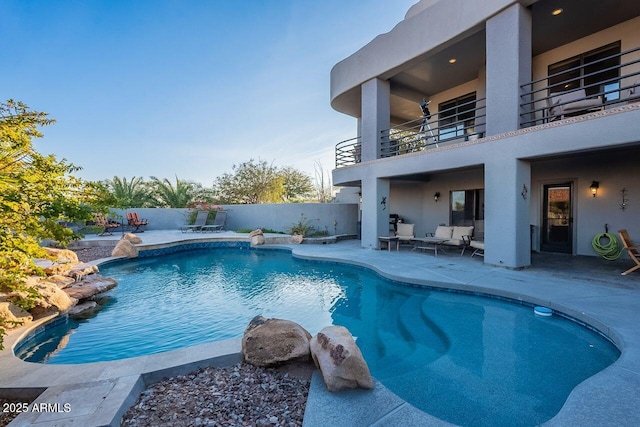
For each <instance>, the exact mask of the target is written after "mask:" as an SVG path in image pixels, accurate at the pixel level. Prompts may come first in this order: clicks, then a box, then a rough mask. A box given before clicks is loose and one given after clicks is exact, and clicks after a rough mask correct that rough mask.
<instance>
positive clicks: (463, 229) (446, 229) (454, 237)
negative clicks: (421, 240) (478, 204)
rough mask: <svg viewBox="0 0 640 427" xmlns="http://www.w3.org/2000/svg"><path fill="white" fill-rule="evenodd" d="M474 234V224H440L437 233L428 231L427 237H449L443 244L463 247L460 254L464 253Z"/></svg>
mask: <svg viewBox="0 0 640 427" xmlns="http://www.w3.org/2000/svg"><path fill="white" fill-rule="evenodd" d="M472 236H473V225H469V226H460V225H456V226H447V225H439V226H438V227H437V228H436V231H435V233H427V237H437V238H439V239H447V241H446V242H443V243H442V244H443V245H447V246H456V247H458V248H462V251H461V252H460V255H461V256H462V255H464V251H465V250H466V249H467V247H468V246H469V242H470V241H471V239H472Z"/></svg>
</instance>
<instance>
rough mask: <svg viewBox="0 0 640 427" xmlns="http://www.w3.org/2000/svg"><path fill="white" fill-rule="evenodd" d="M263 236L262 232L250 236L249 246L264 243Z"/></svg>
mask: <svg viewBox="0 0 640 427" xmlns="http://www.w3.org/2000/svg"><path fill="white" fill-rule="evenodd" d="M264 242H265V240H264V236H263V235H262V234H258V235H256V236H253V237H252V238H251V246H260V245H264Z"/></svg>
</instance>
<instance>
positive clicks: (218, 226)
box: [201, 211, 227, 231]
mask: <svg viewBox="0 0 640 427" xmlns="http://www.w3.org/2000/svg"><path fill="white" fill-rule="evenodd" d="M225 222H227V212H226V211H218V212H217V213H216V217H215V218H214V219H213V224H207V225H203V226H202V227H201V231H222V230H223V229H224V224H225Z"/></svg>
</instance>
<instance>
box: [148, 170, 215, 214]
mask: <svg viewBox="0 0 640 427" xmlns="http://www.w3.org/2000/svg"><path fill="white" fill-rule="evenodd" d="M150 187H151V191H150V194H151V199H152V206H154V207H158V208H186V207H189V206H191V205H194V204H196V203H198V202H200V203H208V202H211V201H212V197H211V191H210V190H207V189H205V188H204V187H203V186H202V184H200V183H197V182H190V181H183V180H181V179H179V178H178V177H176V184H175V185H173V184H172V183H171V181H169V180H168V179H167V178H164V179H159V178H156V177H155V176H152V177H151V182H150Z"/></svg>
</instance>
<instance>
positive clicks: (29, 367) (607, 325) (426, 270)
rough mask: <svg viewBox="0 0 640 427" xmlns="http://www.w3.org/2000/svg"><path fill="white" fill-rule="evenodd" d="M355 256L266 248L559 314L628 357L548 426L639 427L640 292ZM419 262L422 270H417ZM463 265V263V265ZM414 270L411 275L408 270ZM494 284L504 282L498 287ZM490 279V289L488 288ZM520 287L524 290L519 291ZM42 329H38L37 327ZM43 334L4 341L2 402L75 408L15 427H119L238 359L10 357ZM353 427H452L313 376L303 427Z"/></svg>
mask: <svg viewBox="0 0 640 427" xmlns="http://www.w3.org/2000/svg"><path fill="white" fill-rule="evenodd" d="M206 239H207V240H215V239H210V238H206ZM202 240H203V239H202V238H197V237H195V236H194V238H191V239H180V242H176V241H173V242H166V243H165V245H167V244H168V245H174V246H175V245H176V244H177V243H187V244H188V242H201V241H202ZM358 243H359V242H358ZM152 246H162V245H161V244H153V245H140V247H141V249H144V248H147V247H152ZM355 247H356V246H355V244H354V243H351V242H347V243H343V242H340V243H338V244H332V245H291V244H274V245H267V246H264V247H263V248H264V249H286V250H289V251H291V253H292V255H293V256H295V257H298V258H302V259H310V260H319V261H329V262H340V263H345V262H346V263H349V264H353V265H358V266H361V267H365V268H370V269H371V270H373V271H375V272H377V273H378V274H380V275H382V276H384V277H387V278H389V279H391V280H398V281H402V282H408V283H411V284H414V285H425V284H426V285H428V286H430V287H434V288H444V289H454V290H459V291H464V292H470V293H481V294H489V295H497V296H499V297H503V298H509V299H513V300H515V301H518V300H520V301H527V302H529V303H532V304H535V305H545V306H547V307H550V308H552V309H553V310H556V311H562V312H564V313H566V314H568V315H569V316H571V317H573V318H575V319H577V320H579V321H581V322H584V323H586V324H589V325H591V326H593V327H595V328H596V329H598V330H600V331H602V332H603V333H605V334H606V335H607V336H609V338H610V339H611V340H612V341H613V342H614V343H615V344H616V346H617V347H618V348H619V349H620V351H621V353H622V354H621V356H620V358H619V359H618V360H617V361H616V362H615V363H614V364H613V365H611V366H609V367H608V368H606V369H605V370H603V371H601V372H599V373H598V374H596V375H595V376H593V377H591V378H588V379H587V380H585V381H584V382H583V383H581V384H580V385H578V386H577V387H576V388H575V389H574V390H573V391H572V393H571V395H570V396H569V398H568V399H567V401H566V402H565V405H564V406H563V408H562V409H561V411H560V412H559V413H558V414H557V415H556V416H555V417H554V418H552V419H551V420H549V421H547V422H546V423H545V425H566V424H567V423H579V424H580V425H594V426H595V425H598V426H601V425H631V424H640V410H638V409H637V408H636V402H637V401H638V399H640V391H639V390H640V346H639V345H638V344H639V343H640V339H639V337H640V327H639V326H638V325H636V323H637V322H635V321H634V320H635V319H634V318H633V316H631V318H629V315H630V314H632V313H637V312H638V309H640V303H638V300H640V298H639V297H640V290H637V289H630V290H629V289H618V288H614V289H610V288H608V287H600V288H597V286H595V285H593V284H589V283H576V282H575V281H571V280H566V279H561V278H555V277H553V274H552V273H550V274H548V275H542V276H541V275H540V273H539V272H537V273H535V274H532V273H531V272H527V271H513V270H507V269H503V268H496V267H489V266H484V264H482V263H478V262H476V263H473V264H469V265H463V267H469V266H471V267H473V268H474V269H475V271H474V273H473V274H470V272H469V271H466V270H465V269H464V268H457V267H449V269H448V270H446V271H444V272H443V270H442V262H441V261H436V262H433V260H434V257H428V256H424V255H417V254H416V256H414V255H412V254H406V253H403V254H401V255H402V256H401V255H400V254H394V253H391V254H387V253H386V252H384V251H372V250H368V249H361V250H355ZM440 258H443V257H440ZM114 259H115V258H112V257H110V258H104V259H101V260H96V261H94V263H95V264H96V265H100V264H103V263H105V262H110V261H112V260H114ZM436 260H437V259H436ZM416 261H419V262H420V263H422V264H426V265H425V266H421V267H420V268H415V264H416ZM459 262H464V263H466V262H467V261H466V260H462V259H461V260H460V261H459ZM409 266H411V267H412V268H406V267H409ZM399 267H400V268H399ZM402 267H404V268H402ZM416 270H417V271H416ZM496 277H499V278H500V280H498V281H496V280H495V278H496ZM489 279H491V282H492V283H488V282H487V281H488V280H489ZM538 279H543V280H546V281H547V282H550V283H546V284H545V286H540V285H538V284H537V283H535V282H536V280H538ZM514 283H517V286H518V287H517V288H516V289H515V290H514V288H513V286H514ZM523 283H524V284H526V286H524V285H523ZM550 286H551V287H554V286H558V287H559V291H558V290H556V291H555V292H553V289H552V288H550ZM567 287H569V288H570V289H569V290H572V289H573V291H574V292H573V293H574V294H575V293H576V292H577V291H580V292H581V295H578V296H576V295H573V297H571V296H569V297H567ZM571 288H572V289H571ZM594 288H595V289H594ZM585 302H586V304H585ZM594 302H597V303H599V304H601V303H603V302H604V303H606V304H607V306H608V307H611V306H612V305H613V306H615V307H616V308H618V309H620V312H621V313H623V314H624V315H622V316H613V317H612V316H611V312H610V311H607V310H605V311H602V310H598V309H597V305H595V306H594V304H593V303H594ZM621 305H623V306H624V307H621ZM585 308H586V309H585ZM44 321H46V320H40V321H39V323H40V324H41V323H42V322H44ZM37 326H38V323H36V324H33V325H30V326H29V327H25V328H21V329H19V330H16V331H12V332H11V333H10V334H9V335H7V337H5V350H3V351H2V352H1V353H0V378H1V380H0V396H2V395H3V394H5V395H8V394H9V393H8V392H9V391H11V395H12V396H14V397H16V396H18V397H20V396H19V395H20V394H22V396H24V397H25V398H26V397H30V396H31V397H32V396H35V395H37V394H39V393H41V392H42V394H40V396H39V397H38V399H37V400H36V403H39V402H43V403H54V402H57V403H60V404H63V403H70V402H67V401H64V399H72V400H73V406H72V408H71V409H72V410H71V412H64V411H60V412H55V413H51V412H45V413H33V412H30V413H25V414H21V415H19V416H18V417H17V418H16V419H15V420H14V421H13V422H12V423H11V424H10V425H11V426H19V425H25V426H26V425H38V426H47V425H59V424H58V423H60V422H64V421H65V420H67V421H71V420H73V422H82V423H83V424H84V425H119V422H120V419H121V417H122V415H124V413H125V412H126V411H127V410H128V408H129V407H130V406H131V405H132V404H133V403H135V401H136V400H137V397H138V395H139V394H140V393H141V392H142V391H143V390H144V388H146V386H147V385H148V384H151V383H153V382H155V381H158V380H161V379H162V378H164V377H168V376H173V375H178V374H182V373H186V372H189V371H191V370H194V369H197V368H200V367H203V366H228V365H232V364H234V363H237V362H239V361H241V359H242V355H241V342H240V341H241V339H240V338H234V339H230V340H225V341H219V342H214V343H207V344H201V345H197V346H193V347H187V348H185V349H179V350H173V351H169V352H165V353H159V354H155V355H149V356H139V357H135V358H131V359H123V360H120V361H113V362H97V363H90V364H80V365H44V364H38V363H29V362H24V361H22V360H20V359H18V358H16V357H15V356H14V355H13V348H14V346H15V345H16V344H17V342H19V340H20V339H22V337H23V336H25V335H26V334H28V333H29V332H30V331H31V330H33V329H34V328H36V327H37ZM92 391H93V392H94V394H95V393H97V394H95V398H94V399H93V400H91V399H90V398H89V396H92V395H93V394H91V392H92ZM16 392H18V395H17V394H16ZM88 400H90V401H88ZM76 408H78V409H77V410H76ZM372 408H376V409H375V410H372ZM349 420H351V421H355V420H358V423H362V425H399V424H404V425H412V424H413V425H418V424H419V425H450V424H449V423H446V422H444V421H442V420H439V419H437V418H435V417H433V416H431V415H429V414H427V413H425V412H422V411H420V410H418V409H416V408H414V407H412V406H411V405H409V404H408V403H406V402H404V401H402V399H400V398H398V397H397V396H396V395H395V394H393V393H391V392H390V391H388V390H386V388H384V386H383V385H382V384H380V383H379V382H377V381H376V387H375V388H374V390H373V391H365V390H354V391H348V392H341V393H329V392H328V391H326V388H325V387H324V382H323V381H322V378H321V376H319V375H318V373H317V372H316V373H314V375H313V378H312V384H311V390H310V393H309V397H308V400H307V409H306V411H305V418H304V425H305V426H308V427H313V426H316V425H329V424H337V425H354V424H352V423H351V422H350V421H349ZM365 420H367V422H366V423H365V422H364V421H365Z"/></svg>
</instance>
